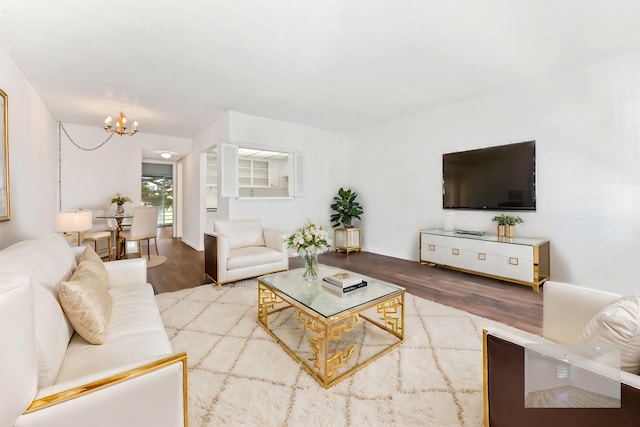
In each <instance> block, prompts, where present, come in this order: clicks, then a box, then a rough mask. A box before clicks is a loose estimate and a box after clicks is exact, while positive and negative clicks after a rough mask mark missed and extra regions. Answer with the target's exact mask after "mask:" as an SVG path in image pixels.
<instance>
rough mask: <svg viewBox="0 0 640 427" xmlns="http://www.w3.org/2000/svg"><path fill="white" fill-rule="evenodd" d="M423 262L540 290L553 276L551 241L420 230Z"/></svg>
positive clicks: (421, 259) (421, 260)
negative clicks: (550, 257)
mask: <svg viewBox="0 0 640 427" xmlns="http://www.w3.org/2000/svg"><path fill="white" fill-rule="evenodd" d="M420 263H421V264H432V265H436V266H439V267H447V268H452V269H455V270H461V271H465V272H468V273H474V274H479V275H482V276H488V277H493V278H496V279H500V280H505V281H508V282H514V283H519V284H522V285H527V286H531V287H532V288H533V290H534V291H536V292H538V291H539V288H540V285H542V284H543V283H544V282H545V281H546V280H548V279H549V276H550V266H549V241H548V240H545V239H535V238H525V237H511V238H508V237H498V236H497V235H495V234H484V235H474V234H460V233H457V232H455V231H444V230H440V229H431V230H420Z"/></svg>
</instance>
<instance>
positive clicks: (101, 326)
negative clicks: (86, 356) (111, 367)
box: [59, 261, 113, 344]
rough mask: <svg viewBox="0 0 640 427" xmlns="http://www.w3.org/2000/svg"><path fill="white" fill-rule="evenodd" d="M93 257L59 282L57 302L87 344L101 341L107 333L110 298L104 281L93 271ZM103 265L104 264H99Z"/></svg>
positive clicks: (110, 307)
mask: <svg viewBox="0 0 640 427" xmlns="http://www.w3.org/2000/svg"><path fill="white" fill-rule="evenodd" d="M97 266H98V263H97V262H96V261H83V262H81V263H80V264H79V265H78V268H77V269H76V271H75V272H74V273H73V276H71V279H70V280H68V281H63V282H61V283H60V293H59V299H60V305H61V306H62V309H63V310H64V312H65V314H66V315H67V317H68V318H69V321H70V322H71V324H72V325H73V328H74V329H75V331H76V332H77V333H78V334H79V335H80V336H81V337H82V338H84V339H85V340H87V342H89V343H91V344H103V343H104V342H105V341H106V339H107V335H108V334H109V322H110V321H111V310H112V308H113V300H112V299H111V295H110V294H109V285H108V282H105V280H104V277H100V275H99V274H96V272H95V271H96V270H99V268H97ZM101 267H102V268H104V266H101Z"/></svg>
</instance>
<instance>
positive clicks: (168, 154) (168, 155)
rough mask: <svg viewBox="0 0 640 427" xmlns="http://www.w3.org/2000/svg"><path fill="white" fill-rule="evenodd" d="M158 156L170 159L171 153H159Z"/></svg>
mask: <svg viewBox="0 0 640 427" xmlns="http://www.w3.org/2000/svg"><path fill="white" fill-rule="evenodd" d="M160 157H162V158H163V159H170V158H171V153H167V152H164V153H160Z"/></svg>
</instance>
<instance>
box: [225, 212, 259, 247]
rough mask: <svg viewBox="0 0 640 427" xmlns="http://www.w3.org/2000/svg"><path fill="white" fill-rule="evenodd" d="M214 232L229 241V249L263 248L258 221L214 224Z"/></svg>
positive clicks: (246, 220) (243, 220)
mask: <svg viewBox="0 0 640 427" xmlns="http://www.w3.org/2000/svg"><path fill="white" fill-rule="evenodd" d="M214 228H215V231H216V232H217V233H219V234H222V235H223V236H225V237H226V238H227V239H228V240H229V249H238V248H246V247H248V246H264V237H263V235H262V225H260V220H259V219H242V220H234V221H221V220H216V221H215V222H214Z"/></svg>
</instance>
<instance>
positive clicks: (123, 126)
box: [104, 111, 138, 136]
mask: <svg viewBox="0 0 640 427" xmlns="http://www.w3.org/2000/svg"><path fill="white" fill-rule="evenodd" d="M111 121H112V119H111V116H109V117H107V118H106V120H105V121H104V130H106V131H107V132H114V133H117V134H118V135H121V136H122V135H133V134H135V133H136V132H138V122H133V126H132V127H131V131H129V132H127V118H126V117H125V116H124V113H123V112H122V111H121V112H120V117H118V120H117V121H116V127H115V129H114V128H112V127H111Z"/></svg>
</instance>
